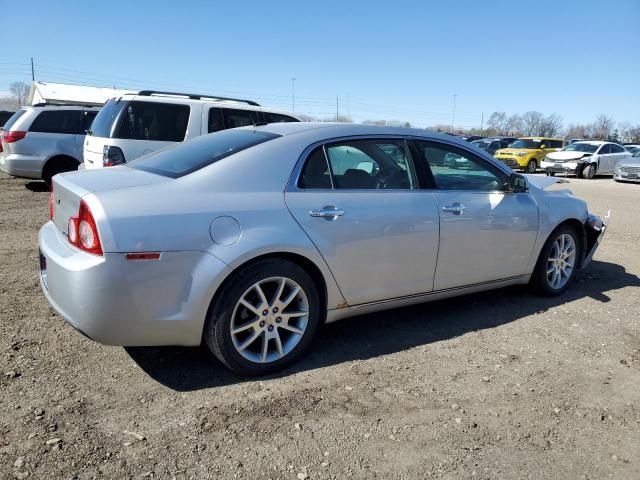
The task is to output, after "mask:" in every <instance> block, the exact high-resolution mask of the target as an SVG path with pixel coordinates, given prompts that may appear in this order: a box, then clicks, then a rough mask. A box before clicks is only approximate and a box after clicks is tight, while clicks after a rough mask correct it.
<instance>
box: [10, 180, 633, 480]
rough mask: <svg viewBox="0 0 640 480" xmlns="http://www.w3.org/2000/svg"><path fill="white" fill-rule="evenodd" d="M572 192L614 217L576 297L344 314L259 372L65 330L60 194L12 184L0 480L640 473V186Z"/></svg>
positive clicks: (513, 297) (502, 296) (507, 294)
mask: <svg viewBox="0 0 640 480" xmlns="http://www.w3.org/2000/svg"><path fill="white" fill-rule="evenodd" d="M570 188H571V189H572V190H573V191H574V193H575V194H576V195H578V196H580V197H582V198H585V199H586V200H588V202H589V205H590V208H591V210H592V211H593V212H595V213H597V214H604V213H605V212H606V210H607V209H611V210H612V221H611V224H610V228H609V231H608V233H607V235H606V237H605V240H604V243H603V245H602V246H601V248H600V250H599V251H598V253H597V254H596V257H595V260H594V262H593V263H592V264H591V265H590V266H589V267H588V269H587V270H585V271H584V272H583V273H581V275H580V276H579V278H578V281H577V282H576V283H575V284H574V285H573V286H572V288H570V290H569V291H568V292H566V293H565V294H564V295H563V296H561V297H559V298H554V299H547V298H541V297H538V296H535V295H534V294H532V293H530V292H529V291H528V290H527V289H526V288H520V287H518V288H509V289H504V290H500V291H494V292H489V293H483V294H477V295H471V296H466V297H463V298H459V299H454V300H448V301H441V302H437V303H431V304H423V305H419V306H415V307H411V308H404V309H398V310H392V311H388V312H384V313H379V314H375V315H367V316H363V317H359V318H353V319H350V320H345V321H343V322H339V323H336V324H332V325H329V326H327V327H325V328H324V329H323V330H322V331H321V332H320V334H319V337H318V338H317V341H316V342H315V345H314V348H313V350H312V352H311V353H310V355H309V356H308V357H307V358H306V359H305V360H304V361H302V362H301V363H299V364H298V365H296V366H295V367H293V368H292V369H290V370H288V371H285V372H283V373H282V374H280V375H277V376H274V377H269V378H263V379H246V378H241V377H238V376H236V375H234V374H232V373H230V372H229V371H227V370H226V369H225V368H223V367H222V366H221V365H220V364H219V363H218V362H217V361H216V360H214V358H213V357H212V356H211V355H210V354H209V353H208V352H207V351H206V350H205V349H204V348H129V349H124V348H117V347H106V346H102V345H98V344H97V343H94V342H92V341H90V340H88V339H86V338H84V337H82V336H81V335H80V334H78V333H77V332H75V331H74V330H73V329H72V328H71V327H69V326H68V325H66V324H65V323H64V322H63V320H62V319H61V318H60V317H58V316H57V315H56V314H55V313H54V312H53V311H52V310H51V309H50V308H49V306H48V304H47V302H46V300H45V299H44V297H43V296H42V294H41V292H40V285H39V279H38V259H37V232H38V229H39V227H40V226H41V225H42V224H43V223H44V222H45V221H46V220H47V218H48V192H47V191H46V190H45V189H44V188H42V186H41V185H40V184H39V183H37V182H27V181H25V180H18V179H11V178H9V177H7V176H4V175H1V174H0V315H1V318H0V332H1V336H0V349H1V351H2V352H1V355H0V477H1V478H14V477H15V478H27V477H28V478H38V479H40V478H42V479H71V478H78V479H90V478H97V479H99V478H118V479H126V478H162V479H164V478H167V479H171V478H176V479H186V478H198V479H200V478H246V479H267V478H271V479H280V478H283V479H293V480H296V479H300V480H303V479H305V478H308V479H321V478H334V479H343V478H363V479H365V478H366V479H369V478H381V479H387V478H389V479H393V478H410V479H414V478H486V479H497V478H506V479H514V478H536V479H538V478H588V479H600V478H608V477H611V478H640V308H639V307H640V278H639V275H640V185H621V184H616V183H614V182H613V181H612V180H611V179H610V178H603V179H597V180H593V181H587V180H574V181H572V184H571V185H570Z"/></svg>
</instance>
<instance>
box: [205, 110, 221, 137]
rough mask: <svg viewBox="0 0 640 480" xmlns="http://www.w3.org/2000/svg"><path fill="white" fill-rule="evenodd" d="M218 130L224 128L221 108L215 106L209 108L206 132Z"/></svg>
mask: <svg viewBox="0 0 640 480" xmlns="http://www.w3.org/2000/svg"><path fill="white" fill-rule="evenodd" d="M220 130H224V123H223V122H222V109H220V108H215V107H214V108H210V109H209V128H208V132H209V133H212V132H219V131H220Z"/></svg>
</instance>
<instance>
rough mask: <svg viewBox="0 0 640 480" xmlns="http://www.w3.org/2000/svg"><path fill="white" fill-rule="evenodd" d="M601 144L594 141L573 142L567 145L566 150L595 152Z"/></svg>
mask: <svg viewBox="0 0 640 480" xmlns="http://www.w3.org/2000/svg"><path fill="white" fill-rule="evenodd" d="M599 146H600V145H597V144H593V143H572V144H571V145H567V146H566V147H565V149H564V150H565V152H587V153H594V152H595V151H596V150H597V149H598V147H599Z"/></svg>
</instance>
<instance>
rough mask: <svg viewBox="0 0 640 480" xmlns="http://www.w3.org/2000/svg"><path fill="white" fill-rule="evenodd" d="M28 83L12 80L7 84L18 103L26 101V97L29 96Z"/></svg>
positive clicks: (22, 103)
mask: <svg viewBox="0 0 640 480" xmlns="http://www.w3.org/2000/svg"><path fill="white" fill-rule="evenodd" d="M29 89H30V87H29V85H27V84H26V83H24V82H13V83H12V84H11V85H9V91H10V92H11V94H12V95H13V96H14V97H15V98H16V101H17V102H18V105H20V106H22V105H24V104H25V103H27V97H28V96H29Z"/></svg>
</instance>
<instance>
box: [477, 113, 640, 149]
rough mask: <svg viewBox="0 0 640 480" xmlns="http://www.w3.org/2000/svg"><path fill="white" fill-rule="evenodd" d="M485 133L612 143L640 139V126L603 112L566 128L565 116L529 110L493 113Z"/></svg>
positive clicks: (484, 130)
mask: <svg viewBox="0 0 640 480" xmlns="http://www.w3.org/2000/svg"><path fill="white" fill-rule="evenodd" d="M483 135H504V136H512V137H520V136H524V137H564V138H580V139H584V140H609V141H613V142H638V141H640V125H636V126H633V125H632V124H631V123H630V122H616V121H615V120H614V119H613V118H611V117H610V116H608V115H605V114H600V115H598V117H597V118H596V119H595V121H594V122H592V123H585V124H582V123H572V124H569V125H567V127H566V128H563V124H562V118H561V117H560V116H559V115H558V114H556V113H552V114H550V115H546V116H545V115H544V114H542V113H540V112H536V111H529V112H526V113H524V114H522V115H518V114H514V115H507V114H506V113H505V112H493V113H492V114H491V115H490V116H489V119H488V121H487V128H486V129H483Z"/></svg>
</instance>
